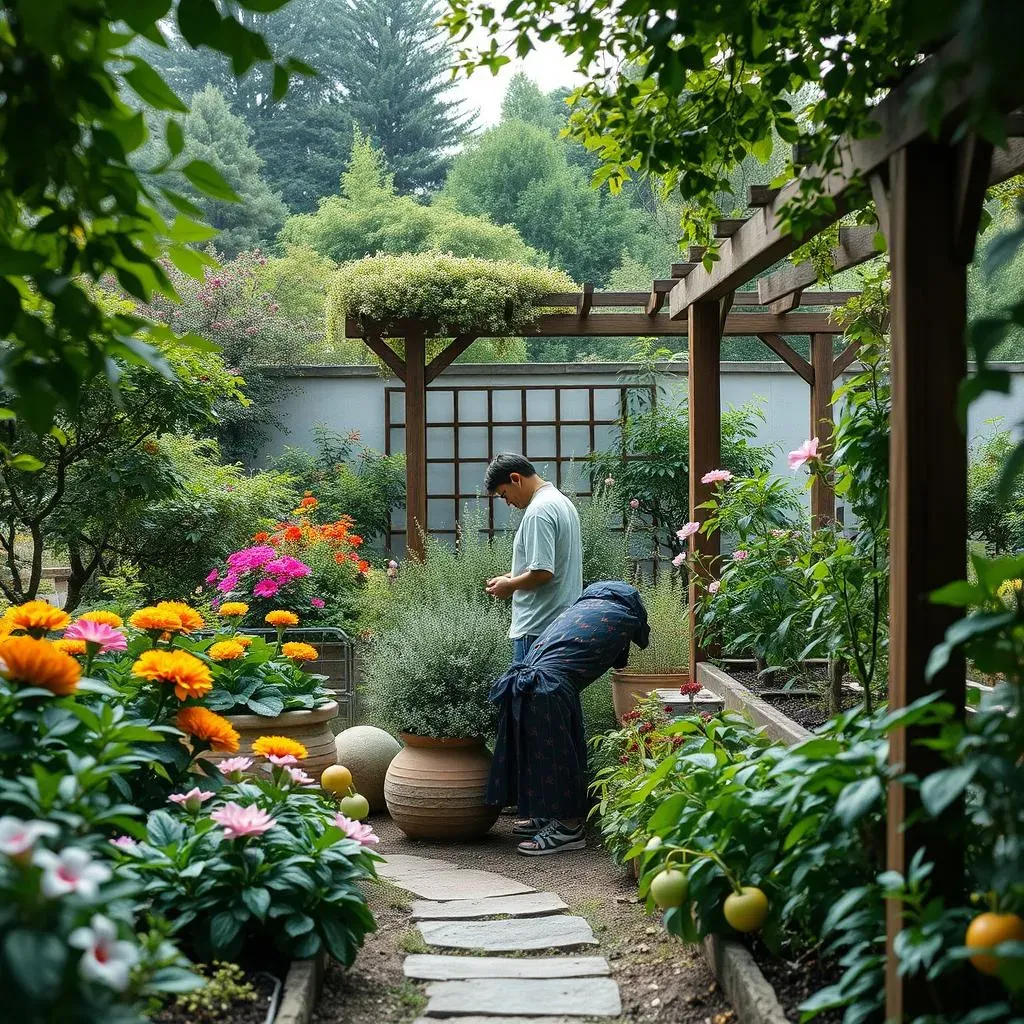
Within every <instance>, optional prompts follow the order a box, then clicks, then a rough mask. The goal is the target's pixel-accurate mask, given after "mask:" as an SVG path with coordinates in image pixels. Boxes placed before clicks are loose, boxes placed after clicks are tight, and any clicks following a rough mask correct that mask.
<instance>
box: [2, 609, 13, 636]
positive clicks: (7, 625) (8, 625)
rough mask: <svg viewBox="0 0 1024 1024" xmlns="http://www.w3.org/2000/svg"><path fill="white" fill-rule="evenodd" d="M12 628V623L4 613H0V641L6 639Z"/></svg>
mask: <svg viewBox="0 0 1024 1024" xmlns="http://www.w3.org/2000/svg"><path fill="white" fill-rule="evenodd" d="M13 630H14V624H13V623H12V622H11V620H10V619H8V618H7V617H6V616H4V615H0V641H3V640H6V639H7V638H8V637H9V636H10V635H11V633H12V632H13Z"/></svg>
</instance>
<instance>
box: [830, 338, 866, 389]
mask: <svg viewBox="0 0 1024 1024" xmlns="http://www.w3.org/2000/svg"><path fill="white" fill-rule="evenodd" d="M859 351H860V342H859V341H851V342H850V344H849V345H847V346H846V348H844V349H843V351H842V352H840V353H839V355H837V356H836V357H835V359H834V360H832V379H833V380H835V379H836V378H837V377H840V376H841V375H842V374H843V373H844V372H845V371H846V368H847V367H848V366H849V365H850V363H852V362H853V361H854V359H856V358H857V353H858V352H859Z"/></svg>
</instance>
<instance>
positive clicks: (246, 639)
mask: <svg viewBox="0 0 1024 1024" xmlns="http://www.w3.org/2000/svg"><path fill="white" fill-rule="evenodd" d="M232 639H233V640H234V641H235V643H236V644H241V645H242V646H243V647H249V646H250V645H251V644H252V637H251V636H241V635H239V636H236V637H232Z"/></svg>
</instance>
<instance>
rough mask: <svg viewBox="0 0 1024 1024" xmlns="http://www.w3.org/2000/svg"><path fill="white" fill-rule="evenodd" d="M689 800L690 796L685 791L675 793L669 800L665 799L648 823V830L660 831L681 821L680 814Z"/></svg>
mask: <svg viewBox="0 0 1024 1024" xmlns="http://www.w3.org/2000/svg"><path fill="white" fill-rule="evenodd" d="M687 801H688V797H687V795H686V794H685V793H673V794H672V796H670V797H669V798H668V799H667V800H663V801H662V802H661V804H659V806H658V809H657V810H656V811H655V812H654V813H653V814H652V815H651V819H650V821H648V823H647V831H648V832H660V831H661V830H662V829H665V828H670V827H671V826H672V825H675V824H676V823H677V822H678V821H679V814H680V812H681V811H682V809H683V808H684V807H685V806H686V804H687Z"/></svg>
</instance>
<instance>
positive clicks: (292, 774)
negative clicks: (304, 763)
mask: <svg viewBox="0 0 1024 1024" xmlns="http://www.w3.org/2000/svg"><path fill="white" fill-rule="evenodd" d="M285 771H286V772H287V773H288V776H289V778H290V779H291V780H292V782H294V783H295V785H296V786H314V785H316V779H314V778H313V776H312V775H307V774H306V773H305V772H304V771H303V770H302V769H301V768H292V767H287V768H285Z"/></svg>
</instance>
